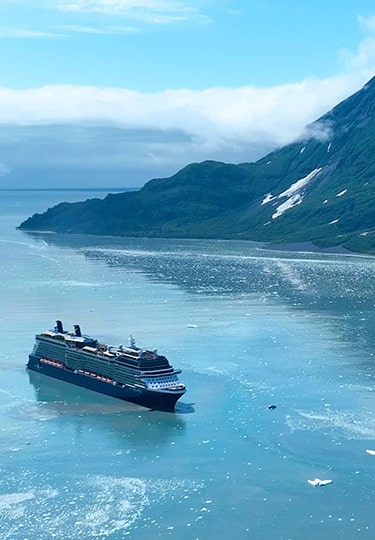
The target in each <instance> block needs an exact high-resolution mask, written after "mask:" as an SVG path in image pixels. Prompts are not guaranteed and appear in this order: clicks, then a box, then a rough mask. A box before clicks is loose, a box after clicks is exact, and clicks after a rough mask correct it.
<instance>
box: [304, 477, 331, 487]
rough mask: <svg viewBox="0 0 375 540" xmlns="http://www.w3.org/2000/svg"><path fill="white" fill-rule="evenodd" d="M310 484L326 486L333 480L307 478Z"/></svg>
mask: <svg viewBox="0 0 375 540" xmlns="http://www.w3.org/2000/svg"><path fill="white" fill-rule="evenodd" d="M307 481H308V483H309V484H310V486H314V487H317V486H328V484H332V482H333V480H321V479H320V478H314V480H307Z"/></svg>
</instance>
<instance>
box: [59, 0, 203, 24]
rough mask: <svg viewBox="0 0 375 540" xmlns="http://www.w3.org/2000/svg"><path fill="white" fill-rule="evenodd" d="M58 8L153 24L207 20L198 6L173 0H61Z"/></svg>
mask: <svg viewBox="0 0 375 540" xmlns="http://www.w3.org/2000/svg"><path fill="white" fill-rule="evenodd" d="M57 8H58V9H60V10H61V11H67V12H76V13H77V12H81V13H100V14H104V15H117V16H119V15H120V16H124V17H128V18H132V19H136V20H140V21H143V22H146V23H151V24H168V23H172V22H178V21H186V20H190V19H195V20H197V19H198V20H202V21H205V20H207V18H206V16H205V15H203V13H201V12H200V11H199V9H198V8H195V7H193V6H191V5H187V4H186V3H184V2H179V1H173V0H60V1H59V2H58V3H57Z"/></svg>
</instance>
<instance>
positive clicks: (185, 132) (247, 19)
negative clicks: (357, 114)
mask: <svg viewBox="0 0 375 540" xmlns="http://www.w3.org/2000/svg"><path fill="white" fill-rule="evenodd" d="M26 8H27V9H26ZM323 8H324V17H322V12H323ZM338 14H339V16H338ZM0 15H1V18H2V21H3V24H2V25H1V26H0V40H2V42H3V47H2V50H3V54H2V55H0V68H1V73H2V82H1V87H0V113H1V114H0V118H1V120H0V123H1V128H0V188H2V189H7V188H27V187H33V188H36V189H39V188H40V189H43V188H44V187H47V188H54V189H58V188H59V187H61V186H65V187H67V188H72V189H74V188H75V186H76V185H77V183H79V185H81V186H82V188H83V189H92V188H96V187H101V186H106V185H110V186H112V189H114V188H124V186H126V187H129V188H139V187H141V186H143V185H144V184H145V183H146V182H147V181H149V180H151V179H153V178H163V177H169V176H171V175H172V174H175V173H176V172H177V171H178V170H180V169H181V168H183V167H185V166H186V165H188V164H189V163H192V162H201V161H205V160H215V161H223V162H227V163H241V162H253V161H256V160H257V159H260V158H262V157H264V156H265V155H267V154H268V153H269V152H270V151H273V150H275V149H277V148H280V147H282V146H284V145H286V144H289V143H291V142H293V141H296V140H298V139H299V138H301V137H303V136H306V126H308V125H309V124H310V123H311V122H313V121H315V120H316V119H318V118H319V117H320V116H322V115H323V114H325V113H326V112H328V111H329V110H330V109H332V108H333V107H334V106H336V105H337V104H338V103H340V102H341V101H343V100H344V99H346V98H347V97H349V96H350V95H352V94H353V93H355V92H356V91H358V90H359V89H360V88H361V87H362V86H363V85H364V84H365V83H366V82H367V81H368V80H370V79H371V78H372V77H373V76H374V74H375V9H374V8H373V4H372V3H371V2H369V1H368V0H359V1H358V2H357V3H356V5H355V6H354V5H342V3H339V2H338V0H333V1H332V2H331V3H329V5H326V4H323V1H322V0H320V1H317V2H315V3H314V5H307V6H306V5H295V4H294V2H292V1H288V2H285V3H283V5H282V6H280V4H279V3H278V2H277V1H276V0H269V1H268V2H265V3H262V5H261V6H260V5H257V6H252V5H249V3H248V2H246V0H237V1H229V0H220V2H212V1H210V0H188V1H180V2H179V1H177V2H176V1H174V2H172V1H169V0H163V1H161V0H153V1H152V2H143V3H142V2H141V3H139V2H138V1H135V0H126V1H125V0H116V1H115V0H91V1H90V2H89V1H87V0H69V1H67V0H32V1H27V2H26V0H13V1H12V2H10V1H9V0H4V1H3V2H2V4H1V6H0ZM31 21H32V22H31ZM317 36H319V39H317ZM5 53H6V54H5ZM310 135H311V134H310Z"/></svg>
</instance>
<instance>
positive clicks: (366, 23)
mask: <svg viewBox="0 0 375 540" xmlns="http://www.w3.org/2000/svg"><path fill="white" fill-rule="evenodd" d="M358 21H359V23H360V25H361V26H362V27H363V28H364V29H365V30H370V31H373V30H375V15H371V16H370V17H363V16H362V15H360V16H359V17H358Z"/></svg>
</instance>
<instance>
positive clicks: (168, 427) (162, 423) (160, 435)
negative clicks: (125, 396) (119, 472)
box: [22, 370, 189, 446]
mask: <svg viewBox="0 0 375 540" xmlns="http://www.w3.org/2000/svg"><path fill="white" fill-rule="evenodd" d="M27 373H28V377H29V382H30V384H31V385H32V386H33V389H34V392H35V398H36V400H37V403H38V405H37V408H36V409H35V408H33V407H31V408H30V409H29V410H28V411H23V412H22V415H23V417H25V416H26V417H27V416H29V417H31V419H33V420H53V419H54V418H59V419H60V420H61V419H65V420H66V421H69V423H73V424H75V427H76V430H77V433H78V432H80V430H82V429H86V427H87V423H88V422H89V423H90V425H91V424H94V425H95V427H96V428H99V429H101V430H102V431H105V432H110V433H114V434H116V435H117V436H119V437H120V438H121V439H122V440H124V439H125V440H126V441H128V443H130V444H131V445H132V446H133V445H134V446H147V444H149V442H150V441H151V440H152V441H153V444H155V443H156V444H159V443H160V444H161V443H166V442H167V441H168V439H170V438H171V437H172V436H175V435H176V433H179V434H182V432H183V431H184V430H185V421H184V420H183V418H181V417H180V416H179V414H178V413H180V412H187V411H188V410H189V405H188V404H186V405H184V404H181V410H180V409H179V410H176V413H177V414H176V413H168V412H162V411H152V410H150V409H147V408H145V407H141V406H140V405H136V404H134V403H130V402H127V401H122V400H119V399H115V398H111V397H109V396H105V395H103V394H99V393H97V392H91V391H90V390H86V389H85V388H81V387H78V386H75V385H71V384H67V383H64V382H62V381H59V380H57V379H53V378H52V377H47V376H45V375H43V374H40V373H37V372H35V371H29V370H28V371H27ZM184 407H185V410H184ZM85 417H89V420H87V422H84V423H82V420H83V419H84V418H85Z"/></svg>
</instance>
